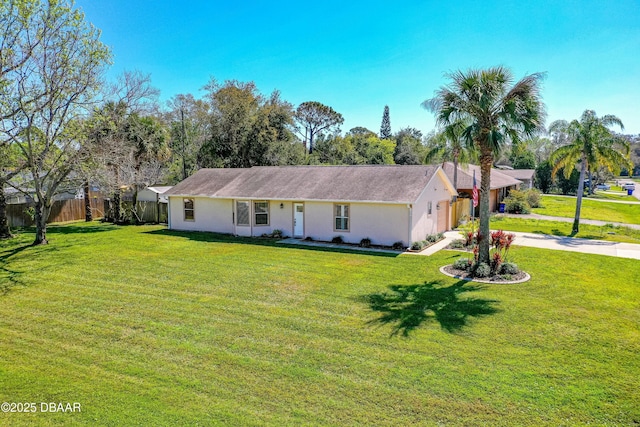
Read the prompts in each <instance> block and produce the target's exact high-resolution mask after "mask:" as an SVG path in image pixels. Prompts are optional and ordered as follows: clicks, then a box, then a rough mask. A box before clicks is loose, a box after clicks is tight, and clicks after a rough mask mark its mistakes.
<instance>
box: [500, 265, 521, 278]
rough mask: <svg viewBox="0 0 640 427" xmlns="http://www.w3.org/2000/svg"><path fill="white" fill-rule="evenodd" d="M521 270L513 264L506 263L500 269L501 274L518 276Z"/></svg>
mask: <svg viewBox="0 0 640 427" xmlns="http://www.w3.org/2000/svg"><path fill="white" fill-rule="evenodd" d="M519 271H520V270H519V269H518V266H517V265H516V264H515V263H513V262H505V263H504V264H502V267H501V268H500V273H501V274H508V275H511V274H517V273H518V272H519Z"/></svg>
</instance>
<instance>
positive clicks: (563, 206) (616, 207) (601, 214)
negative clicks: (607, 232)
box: [532, 195, 640, 224]
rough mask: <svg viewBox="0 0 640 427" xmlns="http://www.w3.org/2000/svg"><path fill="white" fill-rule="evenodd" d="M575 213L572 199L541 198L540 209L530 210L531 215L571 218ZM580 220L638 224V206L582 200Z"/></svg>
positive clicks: (639, 209)
mask: <svg viewBox="0 0 640 427" xmlns="http://www.w3.org/2000/svg"><path fill="white" fill-rule="evenodd" d="M575 211H576V199H575V198H573V197H559V196H549V195H545V196H542V207H541V208H535V209H532V212H533V213H537V214H540V215H548V216H561V217H568V218H572V217H573V216H574V215H575ZM580 218H584V219H595V220H600V221H611V222H620V223H625V224H640V204H626V203H607V202H599V201H594V200H589V199H588V198H583V199H582V208H581V211H580Z"/></svg>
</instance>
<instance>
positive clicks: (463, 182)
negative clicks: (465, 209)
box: [442, 162, 522, 190]
mask: <svg viewBox="0 0 640 427" xmlns="http://www.w3.org/2000/svg"><path fill="white" fill-rule="evenodd" d="M442 169H443V170H444V172H445V173H446V174H447V177H449V180H450V181H451V182H453V163H451V162H445V163H444V164H443V165H442ZM473 171H475V172H476V185H477V186H478V189H480V176H481V174H480V166H477V165H467V166H461V165H458V189H459V190H471V189H472V188H473ZM503 172H504V171H499V170H497V169H491V189H492V190H495V189H496V188H504V187H511V186H513V185H518V184H522V181H519V180H517V179H515V178H512V177H510V176H508V175H506V174H504V173H503Z"/></svg>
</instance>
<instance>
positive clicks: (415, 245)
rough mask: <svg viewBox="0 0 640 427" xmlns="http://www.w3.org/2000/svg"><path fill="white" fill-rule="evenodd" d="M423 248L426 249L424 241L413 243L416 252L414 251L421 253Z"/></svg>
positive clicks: (412, 247)
mask: <svg viewBox="0 0 640 427" xmlns="http://www.w3.org/2000/svg"><path fill="white" fill-rule="evenodd" d="M422 248H424V241H422V240H420V241H417V242H413V243H412V244H411V249H412V250H414V251H419V250H421V249H422Z"/></svg>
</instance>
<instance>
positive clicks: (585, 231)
mask: <svg viewBox="0 0 640 427" xmlns="http://www.w3.org/2000/svg"><path fill="white" fill-rule="evenodd" d="M572 228H573V222H560V221H549V220H546V219H530V218H516V217H512V216H510V217H501V216H492V217H491V229H493V230H509V231H520V232H523V233H538V234H550V235H553V236H571V237H579V238H581V239H596V240H606V241H610V242H622V243H638V244H640V230H636V229H633V228H629V227H618V226H613V225H607V226H598V225H589V224H582V223H581V224H580V232H579V233H578V234H576V235H572Z"/></svg>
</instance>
